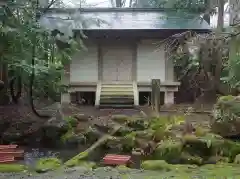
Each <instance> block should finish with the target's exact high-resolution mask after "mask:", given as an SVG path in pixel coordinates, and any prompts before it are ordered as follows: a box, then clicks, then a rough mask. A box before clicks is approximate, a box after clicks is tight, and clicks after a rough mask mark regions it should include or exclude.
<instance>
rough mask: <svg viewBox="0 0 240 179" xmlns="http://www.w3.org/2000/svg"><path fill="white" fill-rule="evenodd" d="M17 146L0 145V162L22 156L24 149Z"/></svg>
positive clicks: (6, 161)
mask: <svg viewBox="0 0 240 179" xmlns="http://www.w3.org/2000/svg"><path fill="white" fill-rule="evenodd" d="M17 147H18V145H0V163H8V162H14V161H15V159H16V158H22V157H23V155H24V150H19V149H17Z"/></svg>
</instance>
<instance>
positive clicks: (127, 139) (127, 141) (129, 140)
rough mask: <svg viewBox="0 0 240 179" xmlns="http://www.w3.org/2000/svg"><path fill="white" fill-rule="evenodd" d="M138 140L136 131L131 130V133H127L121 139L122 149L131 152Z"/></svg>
mask: <svg viewBox="0 0 240 179" xmlns="http://www.w3.org/2000/svg"><path fill="white" fill-rule="evenodd" d="M135 140H136V133H135V132H131V133H130V134H127V135H126V136H124V137H123V138H122V140H121V143H122V149H123V151H124V152H130V151H132V149H133V148H134V147H135V144H136V142H135Z"/></svg>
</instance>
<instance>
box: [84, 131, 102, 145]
mask: <svg viewBox="0 0 240 179" xmlns="http://www.w3.org/2000/svg"><path fill="white" fill-rule="evenodd" d="M84 136H85V137H86V140H87V142H88V143H94V142H96V141H97V140H98V139H99V137H100V136H99V133H98V132H97V131H96V130H95V129H94V128H92V127H89V128H88V129H87V130H86V132H85V133H84Z"/></svg>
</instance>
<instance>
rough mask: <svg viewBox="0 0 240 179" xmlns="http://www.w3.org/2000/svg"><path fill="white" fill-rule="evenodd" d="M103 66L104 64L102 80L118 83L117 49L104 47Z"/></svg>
mask: <svg viewBox="0 0 240 179" xmlns="http://www.w3.org/2000/svg"><path fill="white" fill-rule="evenodd" d="M102 49H103V58H102V59H103V64H102V80H103V81H117V76H118V75H117V58H116V53H117V49H116V48H113V47H110V46H104V47H103V48H102Z"/></svg>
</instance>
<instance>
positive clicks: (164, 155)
mask: <svg viewBox="0 0 240 179" xmlns="http://www.w3.org/2000/svg"><path fill="white" fill-rule="evenodd" d="M182 147H183V144H182V142H181V141H174V140H166V141H162V142H160V143H159V144H158V146H157V148H156V149H155V151H154V153H153V158H154V159H157V160H166V161H168V162H171V163H172V162H173V163H175V162H176V160H178V159H179V156H180V155H181V153H182Z"/></svg>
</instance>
